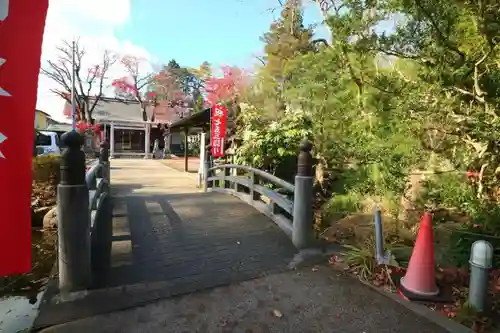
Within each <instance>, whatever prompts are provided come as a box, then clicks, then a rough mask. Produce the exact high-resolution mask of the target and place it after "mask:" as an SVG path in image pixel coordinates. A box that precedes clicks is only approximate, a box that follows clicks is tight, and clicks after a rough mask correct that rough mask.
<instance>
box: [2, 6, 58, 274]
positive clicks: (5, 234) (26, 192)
mask: <svg viewBox="0 0 500 333" xmlns="http://www.w3.org/2000/svg"><path fill="white" fill-rule="evenodd" d="M48 7H49V1H48V0H0V212H1V214H2V218H1V219H0V228H1V230H2V231H1V232H0V276H5V275H12V274H20V273H25V272H28V271H30V270H31V209H30V207H31V162H32V156H33V140H34V122H35V107H36V97H37V87H38V74H39V72H40V56H41V52H42V39H43V31H44V28H45V18H46V16H47V10H48Z"/></svg>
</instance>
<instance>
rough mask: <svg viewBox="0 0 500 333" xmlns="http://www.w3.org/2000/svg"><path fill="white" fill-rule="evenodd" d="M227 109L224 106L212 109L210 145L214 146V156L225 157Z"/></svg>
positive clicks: (215, 106)
mask: <svg viewBox="0 0 500 333" xmlns="http://www.w3.org/2000/svg"><path fill="white" fill-rule="evenodd" d="M226 120H227V108H226V107H225V106H224V105H218V104H215V105H214V106H213V107H212V119H211V123H212V129H211V133H210V134H211V135H210V143H211V144H212V156H213V157H222V156H224V137H225V136H226Z"/></svg>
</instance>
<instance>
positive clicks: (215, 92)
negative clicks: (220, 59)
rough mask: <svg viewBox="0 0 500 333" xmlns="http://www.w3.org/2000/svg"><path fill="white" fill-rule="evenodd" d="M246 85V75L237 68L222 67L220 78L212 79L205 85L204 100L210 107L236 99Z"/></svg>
mask: <svg viewBox="0 0 500 333" xmlns="http://www.w3.org/2000/svg"><path fill="white" fill-rule="evenodd" d="M247 84H248V80H247V75H246V74H245V73H244V71H243V70H241V69H239V68H238V67H230V66H223V67H222V77H212V78H210V79H208V80H207V82H206V83H205V91H206V92H207V96H206V100H207V102H208V103H210V104H211V105H213V104H216V103H219V102H228V101H231V100H233V99H234V98H236V97H238V96H239V95H240V94H241V92H242V91H243V89H244V88H245V87H246V85H247Z"/></svg>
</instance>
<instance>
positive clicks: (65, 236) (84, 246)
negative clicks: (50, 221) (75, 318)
mask: <svg viewBox="0 0 500 333" xmlns="http://www.w3.org/2000/svg"><path fill="white" fill-rule="evenodd" d="M61 139H62V141H63V143H64V146H65V147H66V148H65V149H64V151H63V153H62V160H61V180H60V183H59V185H58V186H57V218H58V231H57V232H58V238H59V242H58V243H59V244H58V245H59V246H58V251H59V289H60V290H61V291H63V292H71V291H77V290H82V289H86V288H87V287H88V286H89V284H90V279H91V268H90V216H89V190H88V188H87V186H86V184H85V168H86V166H85V153H84V152H83V151H82V145H83V143H84V139H83V137H82V136H81V135H80V134H79V133H77V132H75V131H71V132H67V133H64V134H63V136H62V138H61Z"/></svg>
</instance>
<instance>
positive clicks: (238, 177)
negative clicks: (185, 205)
mask: <svg viewBox="0 0 500 333" xmlns="http://www.w3.org/2000/svg"><path fill="white" fill-rule="evenodd" d="M311 148H312V145H311V144H310V143H309V142H308V141H307V140H305V141H303V142H302V143H301V145H300V150H301V151H300V153H299V156H298V165H297V166H298V168H297V175H296V177H295V184H291V183H289V182H287V181H284V180H282V179H280V178H278V177H276V176H274V175H271V174H270V173H268V172H265V171H262V170H259V169H256V168H252V167H249V166H245V165H237V164H223V165H216V166H214V167H212V168H208V167H205V170H206V171H205V172H204V179H205V186H204V190H205V191H206V192H207V191H214V192H224V193H228V194H232V195H234V196H236V197H238V198H240V199H241V200H243V201H245V202H246V203H248V204H250V205H252V206H253V207H255V208H256V209H257V210H258V211H260V212H262V213H263V214H265V215H267V216H268V217H269V218H271V220H273V221H274V222H275V223H276V224H277V225H278V226H279V227H280V228H281V229H282V230H283V231H284V232H285V233H286V234H287V235H288V236H289V237H290V238H292V241H293V243H294V245H295V246H296V247H297V248H299V249H303V248H307V247H309V246H311V245H312V242H313V241H314V232H313V210H312V205H313V191H312V188H313V176H312V156H311ZM269 185H271V186H269Z"/></svg>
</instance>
